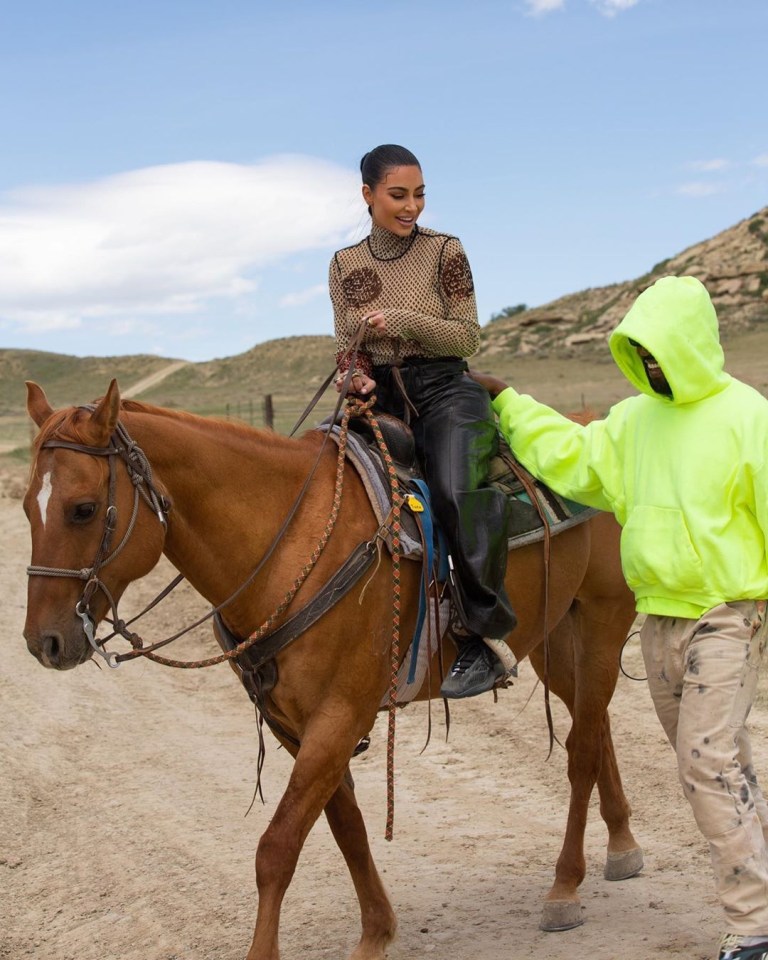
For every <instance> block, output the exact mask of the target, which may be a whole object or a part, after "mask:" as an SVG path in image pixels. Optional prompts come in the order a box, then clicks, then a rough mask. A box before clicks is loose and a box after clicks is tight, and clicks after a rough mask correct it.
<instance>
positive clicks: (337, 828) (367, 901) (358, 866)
mask: <svg viewBox="0 0 768 960" xmlns="http://www.w3.org/2000/svg"><path fill="white" fill-rule="evenodd" d="M325 815H326V817H327V818H328V823H329V825H330V827H331V831H332V833H333V836H334V837H335V839H336V843H337V844H338V845H339V849H340V850H341V852H342V853H343V855H344V859H345V860H346V862H347V866H348V867H349V872H350V874H351V875H352V881H353V883H354V885H355V890H356V892H357V898H358V900H359V901H360V919H361V922H362V934H361V937H360V942H359V943H358V945H357V947H356V948H355V950H354V951H353V953H352V955H351V956H350V958H349V960H383V958H384V956H385V953H386V949H387V947H388V946H389V944H390V943H391V942H392V940H393V939H394V937H395V929H396V926H397V923H396V920H395V914H394V911H393V910H392V906H391V904H390V902H389V898H388V897H387V894H386V891H385V890H384V885H383V884H382V882H381V879H380V877H379V874H378V871H377V870H376V866H375V864H374V862H373V857H372V856H371V850H370V846H369V844H368V833H367V831H366V829H365V823H364V822H363V816H362V814H361V813H360V808H359V807H358V805H357V800H356V798H355V787H354V782H353V780H352V776H351V774H350V772H349V769H347V772H346V774H345V776H344V779H343V780H342V782H341V784H340V785H339V787H338V789H337V790H336V792H335V793H334V795H333V796H332V797H331V799H330V800H329V801H328V804H327V805H326V808H325Z"/></svg>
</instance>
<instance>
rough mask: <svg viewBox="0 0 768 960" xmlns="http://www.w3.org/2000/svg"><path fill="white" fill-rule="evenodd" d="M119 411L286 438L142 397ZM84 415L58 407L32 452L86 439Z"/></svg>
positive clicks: (238, 433) (122, 403)
mask: <svg viewBox="0 0 768 960" xmlns="http://www.w3.org/2000/svg"><path fill="white" fill-rule="evenodd" d="M100 399H101V398H99V399H97V400H94V401H93V403H94V404H97V403H99V400H100ZM120 410H121V413H122V412H124V413H129V414H130V413H136V414H144V415H147V416H158V417H165V418H167V419H171V420H176V421H179V422H181V423H188V424H190V425H196V424H199V425H208V426H215V428H216V430H218V431H226V432H228V433H230V434H231V435H233V436H238V437H242V438H245V437H247V436H251V437H252V436H253V434H254V433H258V434H260V435H263V436H268V437H270V438H274V439H275V440H278V439H282V440H287V439H288V438H287V437H283V436H282V435H281V434H278V433H273V432H272V431H268V430H266V429H260V428H258V427H252V426H250V425H249V424H247V423H243V422H242V421H238V420H227V419H225V418H224V417H202V416H200V415H199V414H196V413H190V412H189V411H187V410H169V409H168V408H167V407H156V406H154V405H153V404H150V403H144V402H142V401H141V400H121V401H120ZM87 416H88V410H86V409H85V408H84V407H82V406H77V407H65V408H64V409H62V410H57V411H56V412H55V413H54V414H53V416H51V417H50V418H49V419H48V421H47V422H46V423H44V424H43V426H42V428H41V429H40V431H39V432H38V434H37V436H36V437H35V440H34V445H33V449H34V452H35V453H37V451H38V450H39V449H40V447H41V446H42V445H43V444H44V443H45V442H46V441H48V440H52V439H54V438H55V439H67V440H72V441H74V442H75V443H85V442H86V440H87V438H86V436H85V434H84V432H83V430H82V425H83V424H84V423H85V421H86V418H87Z"/></svg>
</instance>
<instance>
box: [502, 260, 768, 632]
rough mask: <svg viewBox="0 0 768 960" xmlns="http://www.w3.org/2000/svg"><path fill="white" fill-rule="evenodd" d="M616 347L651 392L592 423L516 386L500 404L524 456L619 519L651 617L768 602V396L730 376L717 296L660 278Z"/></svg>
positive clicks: (614, 338) (625, 559) (563, 490)
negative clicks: (656, 383)
mask: <svg viewBox="0 0 768 960" xmlns="http://www.w3.org/2000/svg"><path fill="white" fill-rule="evenodd" d="M630 339H632V340H634V341H636V342H637V343H639V344H642V346H644V347H645V348H646V349H647V350H648V351H649V352H650V353H651V354H653V356H654V357H655V358H656V360H657V361H658V363H659V366H660V367H661V370H662V371H663V373H664V375H665V377H666V379H667V382H668V383H669V385H670V387H671V390H672V396H671V397H666V396H663V395H661V394H659V393H656V392H655V391H654V390H653V388H652V387H651V386H650V384H649V381H648V377H647V374H646V371H645V367H644V365H643V362H642V360H641V359H640V357H639V356H638V353H637V350H636V348H635V347H634V346H633V345H632V344H631V343H630V342H629V341H630ZM609 345H610V348H611V353H612V354H613V358H614V360H615V361H616V363H617V365H618V367H619V369H620V370H621V371H622V373H623V374H624V375H625V376H626V377H627V379H628V380H629V381H630V383H632V384H633V385H634V386H635V387H637V389H638V390H640V391H641V395H640V396H634V397H630V398H629V399H627V400H623V401H621V402H620V403H618V404H616V406H614V407H612V408H611V410H610V412H609V413H608V416H607V417H606V419H605V420H598V421H595V422H594V423H590V424H589V425H588V426H586V427H582V426H580V425H578V424H574V423H572V422H571V421H570V420H568V419H567V418H565V417H563V416H562V415H561V414H559V413H557V412H556V411H555V410H552V409H551V408H550V407H547V406H545V405H544V404H541V403H538V402H537V401H536V400H534V399H533V398H532V397H529V396H525V395H521V394H518V393H517V392H516V391H515V390H514V389H512V388H511V387H510V388H509V389H507V390H504V391H503V392H502V393H500V394H499V396H498V397H497V398H496V399H495V400H494V403H493V406H494V409H495V410H496V412H497V413H498V415H499V420H500V426H501V429H502V431H503V432H504V434H505V435H506V437H507V438H508V440H509V442H510V445H511V447H512V449H513V450H514V452H515V455H516V456H517V457H518V459H519V460H520V461H521V463H523V465H524V466H525V467H527V468H528V469H529V470H530V471H531V473H533V474H534V476H537V477H539V478H540V479H541V480H542V481H543V482H544V483H546V484H548V485H549V486H551V487H552V489H553V490H555V491H556V492H558V493H560V494H562V495H563V496H566V497H570V498H571V499H573V500H577V501H579V502H581V503H586V504H588V505H590V506H595V507H599V508H600V509H602V510H610V511H612V512H613V513H614V514H615V516H616V519H617V520H618V521H619V523H620V524H621V526H622V528H623V529H622V535H621V561H622V568H623V570H624V576H625V577H626V580H627V583H628V584H629V586H630V588H631V589H632V591H633V592H634V594H635V598H636V602H637V609H638V611H639V612H641V613H653V614H659V615H662V616H676V617H690V618H698V617H700V616H701V614H702V613H704V612H705V611H706V610H709V609H711V608H712V607H714V606H716V605H717V604H720V603H724V602H726V601H729V600H746V599H764V598H766V597H768V560H767V559H766V533H768V468H767V467H766V462H765V461H766V455H768V401H766V399H765V398H764V397H763V396H761V395H760V394H759V393H758V392H757V391H756V390H753V389H752V388H751V387H749V386H747V385H746V384H744V383H742V382H741V381H739V380H736V379H734V378H733V377H731V376H730V374H728V373H726V372H725V370H724V369H723V362H724V358H723V351H722V348H721V346H720V340H719V334H718V323H717V317H716V314H715V310H714V307H713V306H712V302H711V300H710V298H709V294H708V293H707V291H706V289H705V287H704V286H703V285H702V284H701V283H700V282H699V281H698V280H696V279H694V278H693V277H664V278H663V279H661V280H658V281H656V283H654V284H653V286H651V287H649V288H648V289H647V290H645V291H644V292H643V293H641V294H640V296H639V297H638V298H637V300H636V301H635V303H634V304H633V305H632V307H631V308H630V310H629V312H628V313H627V315H626V316H625V317H624V319H623V320H622V321H621V323H620V324H619V325H618V326H617V327H616V329H615V330H614V331H613V333H612V334H611V337H610V341H609ZM576 369H577V366H576V363H575V362H574V370H576Z"/></svg>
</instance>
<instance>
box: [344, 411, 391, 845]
mask: <svg viewBox="0 0 768 960" xmlns="http://www.w3.org/2000/svg"><path fill="white" fill-rule="evenodd" d="M375 402H376V398H375V397H373V396H372V397H370V398H369V399H368V400H365V401H361V400H357V399H356V400H353V401H351V406H352V407H353V411H354V415H355V416H361V415H363V416H365V417H366V418H367V420H368V421H369V423H370V425H371V430H372V431H373V436H374V437H375V439H376V443H377V445H378V447H379V450H380V451H381V456H382V459H383V461H384V465H385V467H386V470H387V476H388V478H389V487H390V491H391V493H392V511H391V513H390V517H391V519H390V522H389V530H390V534H391V548H390V549H391V552H392V643H391V647H390V679H389V698H388V700H387V713H388V717H387V721H388V722H387V822H386V827H385V831H384V839H385V840H391V839H392V837H393V836H394V821H395V720H396V716H397V673H398V669H399V666H400V552H401V551H400V512H401V509H402V505H403V495H402V494H401V493H400V481H399V479H398V476H397V471H396V469H395V464H394V461H393V460H392V457H391V455H390V452H389V449H388V447H387V444H386V441H385V440H384V436H383V434H382V432H381V428H380V427H379V424H378V421H377V420H376V417H375V416H374V414H373V413H372V411H371V408H372V407H373V405H374V403H375Z"/></svg>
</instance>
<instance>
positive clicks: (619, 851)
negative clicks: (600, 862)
mask: <svg viewBox="0 0 768 960" xmlns="http://www.w3.org/2000/svg"><path fill="white" fill-rule="evenodd" d="M602 747H603V754H602V763H601V765H600V776H599V777H598V778H597V789H598V791H599V793H600V816H601V817H602V818H603V820H604V821H605V825H606V826H607V827H608V856H607V859H606V861H605V869H604V871H603V875H604V876H605V879H606V880H627V879H628V878H629V877H634V876H635V874H637V873H639V872H640V871H641V870H642V868H643V851H642V848H641V847H640V846H639V845H638V843H637V840H635V838H634V836H633V835H632V831H631V830H630V828H629V818H630V816H631V815H632V809H631V807H630V805H629V801H628V800H627V798H626V796H625V794H624V788H623V787H622V784H621V774H620V773H619V767H618V764H617V763H616V754H615V752H614V749H613V738H612V737H611V720H610V717H609V716H608V714H607V713H606V715H605V721H604V727H603V737H602Z"/></svg>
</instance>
